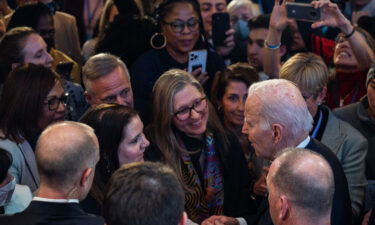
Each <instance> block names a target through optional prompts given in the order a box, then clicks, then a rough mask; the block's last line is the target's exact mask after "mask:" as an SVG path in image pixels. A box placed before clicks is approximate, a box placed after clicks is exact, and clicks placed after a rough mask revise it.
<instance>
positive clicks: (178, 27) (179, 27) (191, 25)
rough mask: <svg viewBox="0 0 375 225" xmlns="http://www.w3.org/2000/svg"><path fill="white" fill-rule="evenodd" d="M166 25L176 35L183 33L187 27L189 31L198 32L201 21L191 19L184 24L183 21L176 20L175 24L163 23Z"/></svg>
mask: <svg viewBox="0 0 375 225" xmlns="http://www.w3.org/2000/svg"><path fill="white" fill-rule="evenodd" d="M163 23H165V24H168V25H169V26H170V27H171V29H172V31H173V32H175V33H181V32H182V31H183V30H184V28H185V26H187V28H188V29H189V31H196V30H197V29H198V24H199V19H196V18H191V19H189V20H188V21H186V22H184V21H182V20H175V21H173V22H170V23H167V22H163Z"/></svg>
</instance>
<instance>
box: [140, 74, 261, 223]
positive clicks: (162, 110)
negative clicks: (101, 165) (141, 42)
mask: <svg viewBox="0 0 375 225" xmlns="http://www.w3.org/2000/svg"><path fill="white" fill-rule="evenodd" d="M153 106H154V109H153V122H152V124H151V125H150V126H149V127H148V128H147V129H146V136H147V138H148V139H149V140H150V143H151V145H150V147H149V148H148V149H147V150H146V152H145V160H151V161H161V162H164V163H166V164H167V165H169V166H170V167H171V168H173V169H174V171H175V172H176V174H177V176H178V178H179V181H180V182H181V184H182V185H183V188H184V190H185V211H186V212H187V214H188V217H189V218H190V219H191V220H192V221H194V222H196V223H199V224H200V223H201V222H202V221H203V220H205V219H206V218H208V217H210V216H211V215H228V216H234V217H237V216H242V215H245V214H250V213H251V212H252V210H253V209H254V208H252V206H253V205H252V200H251V197H250V178H249V171H248V168H247V165H246V160H245V158H244V156H243V153H242V150H241V146H240V144H239V143H238V141H237V139H236V138H235V136H234V135H233V134H232V133H230V132H229V131H227V130H225V129H224V127H223V126H222V124H221V122H220V120H219V118H218V117H217V115H216V114H215V110H214V109H213V107H212V105H211V104H210V102H209V101H208V99H207V97H206V95H205V93H204V90H203V87H202V85H201V84H200V83H199V81H198V80H197V79H195V78H194V77H193V76H192V75H190V74H189V73H187V72H186V71H183V70H178V69H173V70H169V71H167V72H165V73H164V74H163V75H162V76H161V77H160V78H159V79H158V80H157V81H156V83H155V86H154V88H153Z"/></svg>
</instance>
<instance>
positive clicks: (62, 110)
mask: <svg viewBox="0 0 375 225" xmlns="http://www.w3.org/2000/svg"><path fill="white" fill-rule="evenodd" d="M65 109H66V104H65V103H63V102H59V107H57V110H56V112H65Z"/></svg>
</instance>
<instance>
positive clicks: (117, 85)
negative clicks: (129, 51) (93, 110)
mask: <svg viewBox="0 0 375 225" xmlns="http://www.w3.org/2000/svg"><path fill="white" fill-rule="evenodd" d="M90 84H91V90H90V91H89V92H88V93H86V99H87V101H88V103H89V104H90V105H96V104H101V103H108V104H112V103H116V104H119V105H124V106H129V107H133V91H132V88H131V84H130V80H129V77H128V75H127V74H126V71H124V70H123V69H122V67H120V66H118V67H117V68H116V69H114V70H113V71H112V72H111V73H109V74H108V75H106V76H104V77H100V78H98V79H96V80H93V81H91V82H90Z"/></svg>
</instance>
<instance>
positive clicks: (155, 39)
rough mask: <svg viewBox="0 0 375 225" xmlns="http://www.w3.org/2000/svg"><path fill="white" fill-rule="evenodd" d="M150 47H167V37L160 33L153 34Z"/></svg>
mask: <svg viewBox="0 0 375 225" xmlns="http://www.w3.org/2000/svg"><path fill="white" fill-rule="evenodd" d="M150 45H151V47H152V48H154V49H157V50H159V49H162V48H164V47H165V46H166V45H167V37H165V35H164V34H162V33H155V34H154V35H152V37H151V39H150Z"/></svg>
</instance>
